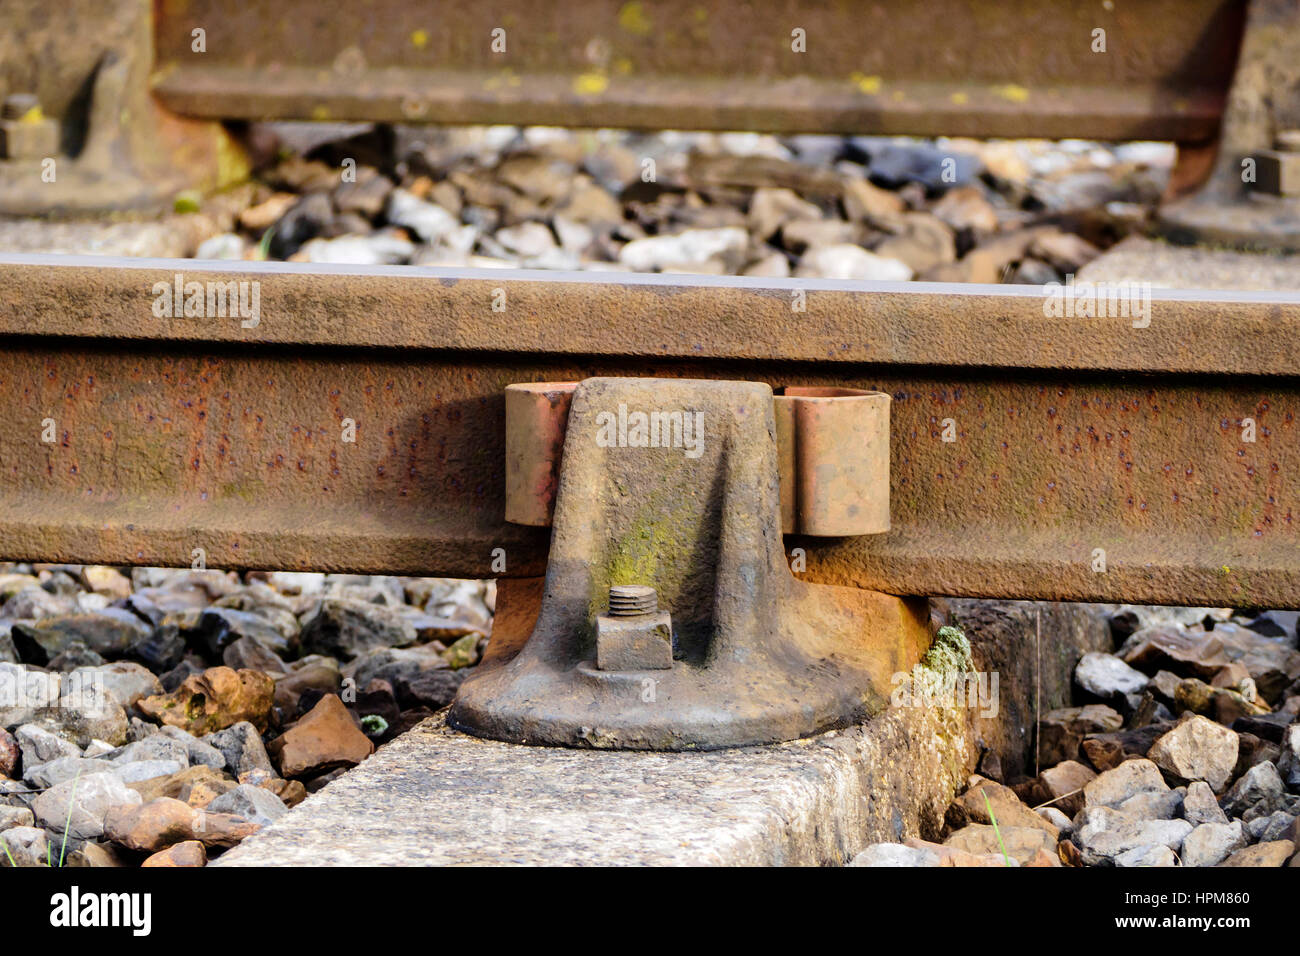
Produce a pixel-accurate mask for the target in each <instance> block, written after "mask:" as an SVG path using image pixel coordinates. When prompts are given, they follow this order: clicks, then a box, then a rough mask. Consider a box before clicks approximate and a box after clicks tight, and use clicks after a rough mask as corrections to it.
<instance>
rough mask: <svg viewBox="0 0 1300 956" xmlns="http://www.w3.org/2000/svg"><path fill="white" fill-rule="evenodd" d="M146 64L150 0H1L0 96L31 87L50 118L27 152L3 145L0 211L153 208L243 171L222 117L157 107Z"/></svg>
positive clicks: (148, 61)
mask: <svg viewBox="0 0 1300 956" xmlns="http://www.w3.org/2000/svg"><path fill="white" fill-rule="evenodd" d="M153 66H154V60H153V35H152V19H151V12H150V0H60V2H59V3H54V4H51V3H44V2H39V0H0V96H3V95H6V94H8V93H31V94H33V95H34V96H36V98H37V99H38V100H39V104H40V112H41V115H43V116H44V117H45V119H46V122H47V123H49V124H50V125H51V126H54V127H55V128H54V129H53V130H52V131H51V132H52V134H53V136H52V138H53V140H54V142H53V143H49V142H45V143H42V144H40V145H41V146H42V148H41V149H40V150H37V151H35V152H24V153H23V154H22V155H21V156H20V157H18V158H15V157H13V156H9V157H8V158H6V150H4V149H0V214H7V215H41V216H48V215H78V214H84V213H86V212H103V211H116V210H126V209H138V208H160V207H165V206H169V205H171V203H172V201H173V200H174V198H175V197H176V195H177V193H179V192H181V191H183V190H189V189H195V190H212V189H216V188H219V187H220V186H223V185H226V184H228V183H230V182H233V181H238V180H239V179H241V178H243V177H244V176H246V175H247V172H248V165H247V160H246V158H245V157H244V156H243V154H242V153H241V151H240V149H239V147H237V146H236V145H235V143H234V141H233V140H232V139H231V138H230V137H229V136H227V135H226V133H225V131H224V130H223V128H222V127H221V125H220V124H219V123H215V122H209V121H201V120H196V119H192V118H186V117H180V116H176V115H175V114H173V113H170V112H168V111H167V110H165V109H163V108H161V107H160V106H159V104H158V103H157V102H156V101H155V99H154V98H153V97H152V96H151V95H150V91H149V78H150V75H151V72H152V69H153ZM46 147H52V148H46Z"/></svg>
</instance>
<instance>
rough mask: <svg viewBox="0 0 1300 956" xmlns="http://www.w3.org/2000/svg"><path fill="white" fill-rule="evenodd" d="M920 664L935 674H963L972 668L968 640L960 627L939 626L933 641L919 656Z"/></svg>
mask: <svg viewBox="0 0 1300 956" xmlns="http://www.w3.org/2000/svg"><path fill="white" fill-rule="evenodd" d="M921 666H922V667H924V668H925V669H926V670H930V671H933V672H934V673H936V674H964V673H965V672H967V671H969V670H973V669H974V663H973V662H972V660H971V653H970V641H969V640H967V639H966V635H965V634H963V633H962V631H961V628H957V627H951V626H947V627H941V628H939V633H938V634H936V635H935V637H934V643H933V644H931V645H930V649H929V650H928V651H926V652H925V657H923V658H921Z"/></svg>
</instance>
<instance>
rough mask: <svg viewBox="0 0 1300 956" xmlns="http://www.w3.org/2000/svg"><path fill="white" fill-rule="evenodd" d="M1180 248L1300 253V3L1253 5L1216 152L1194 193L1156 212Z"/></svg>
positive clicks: (1259, 0) (1259, 1)
mask: <svg viewBox="0 0 1300 956" xmlns="http://www.w3.org/2000/svg"><path fill="white" fill-rule="evenodd" d="M1159 226H1160V228H1161V230H1162V231H1163V232H1164V234H1165V235H1166V236H1167V237H1168V238H1170V239H1172V240H1174V241H1176V242H1181V243H1185V244H1192V243H1209V244H1213V245H1224V246H1231V247H1234V248H1240V249H1249V250H1256V251H1277V252H1297V251H1300V4H1297V3H1296V2H1295V0H1252V2H1251V4H1250V7H1249V10H1248V13H1247V17H1246V29H1245V35H1244V37H1243V39H1242V44H1241V53H1240V55H1239V57H1238V60H1237V70H1236V73H1235V74H1234V77H1233V81H1232V87H1231V89H1230V90H1229V93H1228V103H1227V109H1226V110H1225V112H1224V116H1223V125H1222V129H1221V132H1220V136H1219V144H1218V153H1217V156H1216V158H1215V161H1214V167H1213V172H1212V173H1211V174H1210V178H1209V180H1208V181H1207V182H1206V183H1205V185H1204V186H1203V187H1202V188H1201V189H1200V190H1199V191H1198V192H1196V193H1195V194H1193V195H1191V196H1188V197H1187V198H1185V199H1182V200H1179V201H1176V202H1172V203H1168V204H1166V205H1165V206H1163V207H1162V208H1161V210H1160V217H1159Z"/></svg>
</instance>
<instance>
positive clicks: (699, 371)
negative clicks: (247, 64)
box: [0, 254, 1300, 607]
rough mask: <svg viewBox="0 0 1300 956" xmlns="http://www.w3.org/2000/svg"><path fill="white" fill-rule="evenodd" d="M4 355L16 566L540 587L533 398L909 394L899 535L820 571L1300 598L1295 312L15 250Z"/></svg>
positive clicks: (991, 292) (942, 584)
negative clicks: (162, 305)
mask: <svg viewBox="0 0 1300 956" xmlns="http://www.w3.org/2000/svg"><path fill="white" fill-rule="evenodd" d="M178 274H179V275H182V276H183V277H184V279H183V281H185V282H199V283H222V284H224V283H229V282H235V283H239V282H247V283H254V282H255V283H257V284H258V285H257V289H258V290H259V300H258V301H259V315H258V319H259V321H258V322H257V324H256V326H255V327H252V328H246V327H244V325H245V324H246V323H241V321H240V319H239V318H238V317H225V318H223V317H213V318H198V317H189V318H186V317H176V318H168V317H165V316H159V315H157V314H155V308H154V306H155V304H156V302H157V300H158V296H159V293H158V291H157V290H158V289H166V288H169V287H172V286H174V283H175V277H176V276H177V275H178ZM246 288H247V289H249V290H251V289H252V288H253V287H252V286H248V287H246ZM795 290H802V291H803V293H804V296H805V297H806V311H804V312H795V311H793V309H792V301H793V299H794V296H793V295H792V293H793V292H794V291H795ZM494 303H495V304H497V305H499V306H503V310H502V311H496V310H494V308H493V306H494ZM0 341H2V343H3V344H2V345H0V408H2V409H3V410H4V416H3V418H2V419H0V558H26V559H31V558H42V559H46V560H57V561H76V562H110V563H119V562H120V563H127V564H171V565H189V564H190V563H191V560H192V557H193V555H194V552H195V549H202V554H203V556H204V557H205V559H206V561H207V563H208V564H209V565H211V566H214V567H241V568H243V567H275V568H298V569H318V570H320V569H323V570H353V571H362V572H380V571H383V572H393V573H418V574H444V575H453V576H499V575H501V574H502V573H504V575H506V576H527V575H535V574H538V573H540V571H541V570H542V568H543V567H544V564H545V560H546V548H547V542H548V534H547V530H546V529H544V528H526V527H520V526H517V525H512V524H508V523H507V522H506V521H505V520H504V498H505V495H504V486H505V473H504V460H505V456H504V440H505V436H504V432H505V428H504V408H505V399H504V390H505V387H506V386H507V385H509V384H512V383H519V382H542V381H558V382H563V381H576V380H580V379H584V378H586V377H589V376H593V375H614V376H628V375H633V376H652V375H653V376H671V377H693V378H715V379H718V378H723V379H742V380H751V381H760V382H767V383H769V384H771V385H773V386H783V385H796V386H822V387H851V388H864V389H870V390H875V391H882V392H886V393H888V394H889V395H891V396H892V399H893V402H892V424H891V438H892V461H891V466H890V474H891V491H890V498H891V523H892V527H891V530H890V531H889V532H888V533H886V534H882V535H868V536H863V537H855V538H845V539H832V540H830V541H824V540H814V539H803V538H789V539H787V544H788V545H789V546H802V547H805V548H806V549H807V561H808V571H807V576H806V579H808V580H813V581H825V582H831V583H849V584H854V585H858V586H861V587H868V588H875V589H878V590H883V591H887V592H891V593H901V594H957V595H985V596H992V597H1006V598H1050V599H1065V600H1101V601H1110V600H1131V601H1146V602H1153V603H1171V604H1188V603H1211V604H1223V605H1239V606H1269V607H1295V606H1300V547H1297V546H1298V545H1300V528H1297V524H1296V522H1295V520H1294V515H1295V512H1296V510H1297V504H1298V502H1297V491H1296V481H1295V476H1296V475H1298V474H1300V441H1298V440H1297V429H1300V423H1297V415H1298V414H1300V377H1297V369H1300V296H1297V295H1294V294H1286V293H1268V294H1250V295H1245V294H1230V293H1216V292H1163V291H1157V292H1155V293H1154V294H1153V298H1152V301H1151V311H1150V324H1149V326H1148V327H1145V328H1134V327H1133V322H1132V321H1131V320H1130V319H1129V318H1047V317H1045V315H1044V308H1043V295H1042V292H1041V290H1039V289H1032V288H1019V287H1011V286H967V285H961V286H949V285H926V284H902V285H889V284H870V283H850V282H834V281H820V280H819V281H813V280H764V279H747V278H712V277H709V278H699V277H679V276H649V275H625V276H616V277H611V276H609V275H591V274H566V273H542V272H516V271H500V272H498V271H490V272H483V271H478V272H476V271H456V270H437V269H422V268H363V267H325V266H303V265H296V264H285V263H231V264H222V263H214V262H202V263H200V262H197V261H188V260H176V261H168V260H110V259H98V258H91V257H39V256H23V255H14V254H9V255H3V256H0ZM1248 418H1249V419H1253V421H1254V430H1255V435H1254V437H1255V441H1254V442H1246V441H1243V440H1242V439H1243V434H1244V433H1243V427H1244V426H1245V424H1246V423H1245V421H1244V420H1245V419H1248ZM348 419H350V420H351V421H352V422H353V423H355V441H354V442H350V441H347V440H346V437H345V436H346V428H347V422H346V420H348ZM947 420H951V421H950V422H949V421H947ZM945 434H947V435H948V436H949V437H954V438H955V440H954V441H945V440H944V437H945ZM43 438H53V439H54V440H53V441H52V442H47V441H43V440H42V439H43ZM496 549H502V550H501V551H497V550H496ZM1098 549H1100V550H1101V551H1104V563H1105V570H1104V571H1101V570H1097V561H1096V555H1097V553H1098ZM502 557H504V560H505V563H506V566H505V570H504V572H502V571H501V569H500V567H493V562H494V558H496V559H500V558H502Z"/></svg>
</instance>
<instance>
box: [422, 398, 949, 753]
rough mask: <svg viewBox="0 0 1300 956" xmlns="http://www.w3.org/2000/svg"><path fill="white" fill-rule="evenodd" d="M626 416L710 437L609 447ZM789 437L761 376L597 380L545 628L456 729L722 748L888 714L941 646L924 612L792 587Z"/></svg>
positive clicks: (564, 489)
mask: <svg viewBox="0 0 1300 956" xmlns="http://www.w3.org/2000/svg"><path fill="white" fill-rule="evenodd" d="M615 409H619V410H620V412H618V413H617V414H619V417H620V419H621V417H622V412H621V410H624V409H626V410H629V411H628V414H629V415H631V414H635V413H636V412H640V413H642V414H650V413H653V412H661V413H672V412H673V411H677V412H684V413H685V414H688V415H689V416H690V419H691V421H693V422H694V423H695V426H696V427H697V429H698V430H697V431H694V432H692V436H691V440H686V438H685V437H683V439H682V440H681V441H678V440H677V439H676V438H674V439H672V440H671V441H668V442H660V443H659V444H652V445H649V446H644V445H640V444H637V443H634V442H632V441H631V429H630V428H629V429H628V433H627V434H626V435H625V434H624V433H623V430H622V427H621V426H620V428H619V430H618V434H617V436H615V435H613V434H612V432H611V430H610V428H609V422H610V420H611V416H613V415H615V414H616V412H615ZM774 433H775V422H774V416H773V401H772V390H771V389H770V388H769V387H768V386H766V385H764V384H761V383H757V382H742V381H709V380H683V379H662V378H626V377H619V378H590V379H586V380H585V381H583V382H581V383H580V384H579V385H578V387H577V389H576V390H575V392H574V393H573V397H572V407H571V410H570V413H569V423H568V430H567V433H566V435H565V441H564V456H563V465H562V467H561V472H560V485H559V490H558V493H557V496H556V504H555V517H554V531H553V533H552V535H551V543H550V550H549V555H548V559H549V560H548V564H547V570H546V582H545V588H544V593H543V596H542V601H541V605H540V609H539V613H538V617H537V620H536V624H535V625H534V628H533V630H532V633H531V636H530V637H529V638H528V640H527V642H526V643H525V644H524V645H523V647H522V648H521V649H520V650H519V651H518V653H517V654H515V655H514V656H513V657H512V658H511V659H509V660H508V661H501V660H500V659H499V658H498V662H497V663H494V664H493V665H492V666H490V667H487V668H484V669H480V670H477V671H476V672H475V674H474V675H472V676H471V677H469V678H468V679H467V680H466V681H465V683H464V684H463V685H462V686H461V688H460V691H459V693H458V694H457V696H456V700H455V702H454V703H453V705H452V708H451V710H450V711H449V713H448V718H447V719H448V723H449V724H450V725H451V726H453V727H456V728H457V729H460V730H466V731H469V732H471V733H475V734H479V735H481V736H486V737H492V738H494V739H498V740H508V741H512V742H514V743H525V744H549V745H565V746H580V747H596V748H620V749H624V748H630V749H649V750H687V749H691V750H697V749H698V750H710V749H715V748H720V747H736V746H745V745H750V744H764V743H774V742H776V741H780V740H790V739H793V738H796V737H805V736H809V735H811V734H814V733H818V732H821V731H823V730H828V729H830V728H832V727H840V726H846V725H848V724H851V723H854V722H857V721H859V720H861V719H863V718H865V717H867V716H870V715H871V714H874V713H876V712H878V711H879V710H881V709H883V707H884V706H885V704H886V702H887V700H888V698H889V693H890V691H891V689H892V684H891V676H892V675H895V674H898V673H903V672H907V671H909V670H910V669H911V668H912V666H913V665H915V664H916V663H917V661H918V660H919V659H920V657H921V654H922V653H924V651H925V649H926V648H927V647H928V646H929V645H930V632H929V628H928V618H929V613H928V605H927V602H926V601H924V600H919V601H915V600H913V601H909V600H906V599H902V598H898V597H891V596H889V595H885V594H880V593H878V592H874V591H865V590H861V589H858V588H843V587H833V586H829V585H825V584H815V583H810V582H807V581H801V580H797V579H796V577H795V576H794V575H792V574H791V570H790V567H789V566H788V564H787V561H786V557H785V555H784V554H783V552H782V537H781V534H780V520H781V518H780V510H781V509H780V491H779V489H778V480H777V479H778V474H777V447H776V442H775V440H774V437H775V434H774ZM696 439H698V440H696ZM606 609H608V611H607V610H606Z"/></svg>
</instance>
